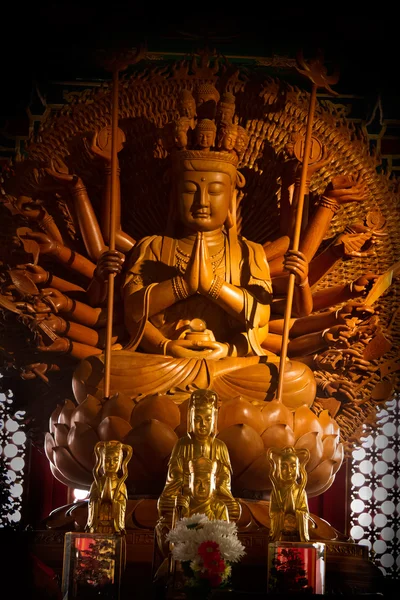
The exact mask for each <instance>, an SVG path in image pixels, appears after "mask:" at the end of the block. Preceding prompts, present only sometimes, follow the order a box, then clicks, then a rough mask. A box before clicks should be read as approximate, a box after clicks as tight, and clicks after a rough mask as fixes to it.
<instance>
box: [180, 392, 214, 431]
mask: <svg viewBox="0 0 400 600" xmlns="http://www.w3.org/2000/svg"><path fill="white" fill-rule="evenodd" d="M217 417H218V396H217V394H216V393H215V392H213V391H212V390H196V391H194V392H192V395H191V396H190V400H189V409H188V423H187V430H188V433H189V434H190V435H191V436H194V437H195V438H196V439H206V438H208V437H210V436H215V434H216V427H217Z"/></svg>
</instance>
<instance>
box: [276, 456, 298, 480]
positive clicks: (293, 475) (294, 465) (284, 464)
mask: <svg viewBox="0 0 400 600" xmlns="http://www.w3.org/2000/svg"><path fill="white" fill-rule="evenodd" d="M280 471H281V479H282V481H284V482H295V481H296V479H297V471H298V459H297V458H296V456H288V457H286V458H281V460H280Z"/></svg>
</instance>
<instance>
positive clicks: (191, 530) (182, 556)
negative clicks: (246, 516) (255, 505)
mask: <svg viewBox="0 0 400 600" xmlns="http://www.w3.org/2000/svg"><path fill="white" fill-rule="evenodd" d="M167 540H168V541H169V542H171V543H172V544H173V549H172V557H173V558H174V559H175V560H177V561H180V562H181V564H182V568H183V572H184V575H185V577H186V584H187V587H188V588H200V589H201V590H202V591H204V593H207V592H210V591H211V590H212V588H219V587H226V586H227V585H228V583H229V579H230V575H231V563H235V562H238V561H239V560H240V559H241V558H242V556H244V554H245V550H244V546H243V544H242V543H241V542H240V541H239V539H238V536H237V527H236V523H228V522H227V521H218V520H215V521H210V520H209V519H208V517H206V515H203V514H196V515H193V516H192V517H189V518H184V519H181V520H180V521H178V523H177V525H176V527H175V528H174V529H172V530H171V531H170V532H169V534H168V536H167Z"/></svg>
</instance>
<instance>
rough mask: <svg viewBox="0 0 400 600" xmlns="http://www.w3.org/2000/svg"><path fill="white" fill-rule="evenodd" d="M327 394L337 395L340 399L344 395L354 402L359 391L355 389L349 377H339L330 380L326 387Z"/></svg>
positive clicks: (346, 398)
mask: <svg viewBox="0 0 400 600" xmlns="http://www.w3.org/2000/svg"><path fill="white" fill-rule="evenodd" d="M325 394H326V396H334V397H337V398H338V400H340V399H341V397H343V398H344V399H345V400H349V401H350V402H354V400H355V399H356V397H357V393H356V392H355V391H354V390H353V386H352V385H351V384H350V383H349V382H348V381H347V379H337V380H336V381H332V382H329V383H328V385H327V386H326V387H325Z"/></svg>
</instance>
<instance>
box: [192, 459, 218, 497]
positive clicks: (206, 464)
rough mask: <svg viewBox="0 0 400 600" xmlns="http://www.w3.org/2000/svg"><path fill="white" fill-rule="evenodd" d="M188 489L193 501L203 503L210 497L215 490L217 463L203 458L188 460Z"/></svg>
mask: <svg viewBox="0 0 400 600" xmlns="http://www.w3.org/2000/svg"><path fill="white" fill-rule="evenodd" d="M188 467H189V473H190V475H189V488H190V491H191V494H192V497H193V499H194V500H197V501H200V502H204V501H206V500H208V499H209V498H211V497H212V495H213V493H214V491H215V488H216V473H217V468H218V463H217V461H215V460H214V461H213V460H210V459H209V458H205V457H204V456H200V458H198V459H196V460H190V461H189V464H188Z"/></svg>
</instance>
